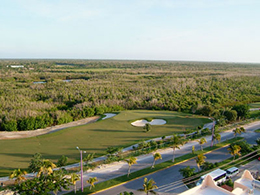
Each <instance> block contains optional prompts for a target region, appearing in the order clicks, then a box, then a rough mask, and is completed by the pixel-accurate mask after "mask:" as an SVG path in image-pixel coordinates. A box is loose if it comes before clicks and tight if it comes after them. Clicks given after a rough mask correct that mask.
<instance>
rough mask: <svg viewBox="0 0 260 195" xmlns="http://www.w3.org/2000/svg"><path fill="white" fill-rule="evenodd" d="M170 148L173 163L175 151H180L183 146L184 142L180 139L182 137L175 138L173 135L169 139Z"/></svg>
mask: <svg viewBox="0 0 260 195" xmlns="http://www.w3.org/2000/svg"><path fill="white" fill-rule="evenodd" d="M170 143H171V146H172V149H173V156H172V162H174V159H175V150H176V148H177V149H180V146H181V145H183V144H184V140H183V139H182V137H180V136H177V135H173V137H172V138H171V142H170Z"/></svg>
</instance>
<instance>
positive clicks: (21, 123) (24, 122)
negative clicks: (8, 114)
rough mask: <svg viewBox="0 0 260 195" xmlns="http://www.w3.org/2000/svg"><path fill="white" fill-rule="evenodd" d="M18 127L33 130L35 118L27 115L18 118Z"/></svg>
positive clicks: (22, 129)
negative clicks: (26, 116)
mask: <svg viewBox="0 0 260 195" xmlns="http://www.w3.org/2000/svg"><path fill="white" fill-rule="evenodd" d="M18 129H19V130H21V131H24V130H34V129H35V118H34V117H28V118H22V119H19V120H18Z"/></svg>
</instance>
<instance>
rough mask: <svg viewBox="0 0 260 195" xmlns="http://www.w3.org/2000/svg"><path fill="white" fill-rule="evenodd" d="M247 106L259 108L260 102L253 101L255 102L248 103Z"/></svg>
mask: <svg viewBox="0 0 260 195" xmlns="http://www.w3.org/2000/svg"><path fill="white" fill-rule="evenodd" d="M249 107H250V108H260V102H255V103H252V104H249Z"/></svg>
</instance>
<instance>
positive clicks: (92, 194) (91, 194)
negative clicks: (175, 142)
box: [90, 144, 230, 195]
mask: <svg viewBox="0 0 260 195" xmlns="http://www.w3.org/2000/svg"><path fill="white" fill-rule="evenodd" d="M228 145H230V144H226V145H224V146H222V147H220V148H216V149H214V150H211V151H208V152H205V153H203V154H208V153H211V152H213V151H215V150H219V149H221V148H224V147H226V146H228ZM195 158H196V156H194V157H191V158H189V159H186V160H183V161H180V162H177V163H175V164H173V165H170V166H168V167H165V168H163V169H159V170H157V171H154V172H152V173H147V174H145V175H142V176H139V177H136V178H133V179H131V180H128V181H125V182H122V183H120V184H116V185H113V186H110V187H108V188H105V189H102V190H99V191H96V192H93V193H90V195H94V194H97V193H100V192H104V191H106V190H109V189H112V188H115V187H117V186H120V185H123V184H126V183H128V182H131V181H133V180H136V179H140V178H142V177H145V176H148V175H151V174H154V173H157V172H159V171H162V170H165V169H168V168H170V167H173V166H175V165H178V164H181V163H184V162H187V161H189V160H191V159H195Z"/></svg>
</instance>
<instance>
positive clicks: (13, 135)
mask: <svg viewBox="0 0 260 195" xmlns="http://www.w3.org/2000/svg"><path fill="white" fill-rule="evenodd" d="M99 118H100V117H99V116H94V117H89V118H85V119H81V120H78V121H73V122H70V123H66V124H62V125H56V126H52V127H47V128H45V129H37V130H31V131H13V132H7V131H2V132H0V140H2V139H20V138H27V137H35V136H38V135H43V134H49V133H53V132H56V131H60V130H62V129H66V128H69V127H75V126H79V125H85V124H88V123H93V122H96V121H97V120H98V119H99Z"/></svg>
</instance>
